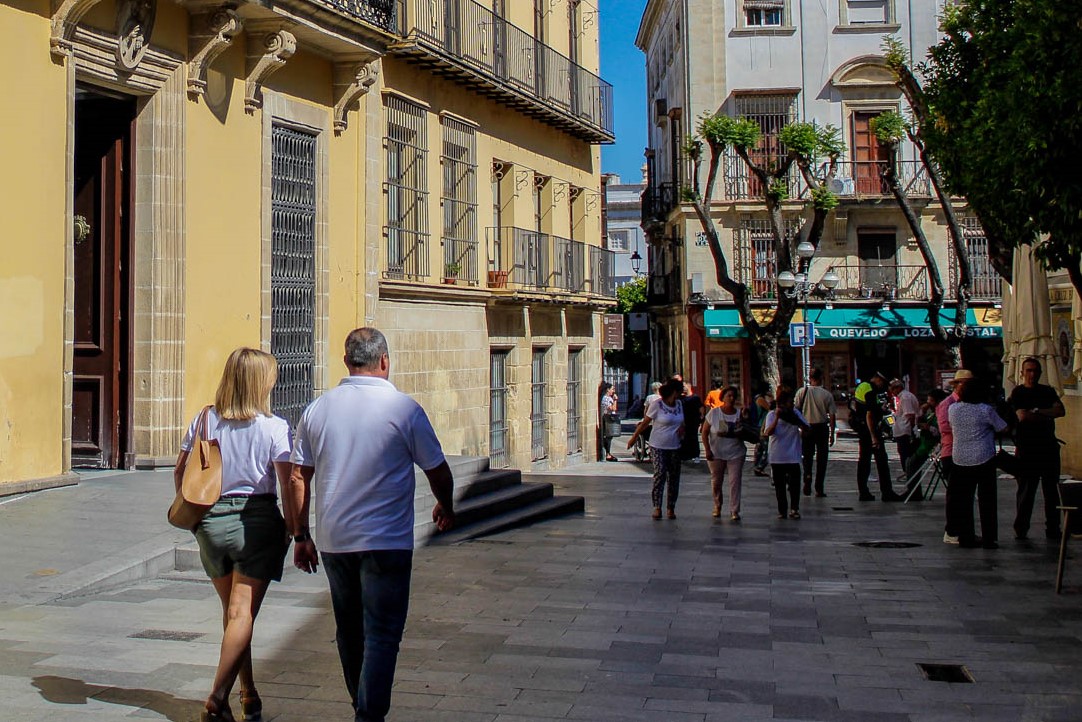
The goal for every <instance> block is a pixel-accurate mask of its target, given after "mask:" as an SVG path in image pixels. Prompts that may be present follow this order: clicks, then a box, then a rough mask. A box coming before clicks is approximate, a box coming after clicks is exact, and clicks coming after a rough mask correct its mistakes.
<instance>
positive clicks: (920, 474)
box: [904, 446, 947, 504]
mask: <svg viewBox="0 0 1082 722" xmlns="http://www.w3.org/2000/svg"><path fill="white" fill-rule="evenodd" d="M913 479H916V481H915V482H914V481H912V480H913ZM926 479H927V480H928V493H927V494H925V495H924V497H923V498H924V499H926V500H928V501H931V499H932V497H933V496H935V490H936V489H937V488H938V487H939V482H940V481H942V482H943V483H944V484H946V483H947V475H946V474H945V473H944V472H943V464H942V462H940V460H939V446H936V447H935V448H934V449H932V453H930V454H929V455H928V458H927V459H926V460H925V462H924V463H923V464H921V465H920V468H919V469H917V470H916V471H915V472H913V474H912V475H910V476H909V478H908V480H907V481H906V485H907V486H909V492H908V493H907V494H906V495H905V502H904V503H906V504H908V503H909V500H910V499H911V498H913V495H914V494H916V493H917V490H918V489H920V488H922V486H923V484H924V481H925V480H926ZM910 484H911V486H910Z"/></svg>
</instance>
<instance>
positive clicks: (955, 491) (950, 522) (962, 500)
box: [947, 459, 999, 544]
mask: <svg viewBox="0 0 1082 722" xmlns="http://www.w3.org/2000/svg"><path fill="white" fill-rule="evenodd" d="M948 488H949V489H950V492H951V493H950V496H949V497H948V499H947V504H948V508H947V529H948V531H947V533H948V534H951V536H957V537H958V539H959V540H960V541H961V542H963V543H965V542H967V541H970V542H971V541H973V539H975V538H976V536H977V535H976V530H975V528H974V523H973V494H974V492H976V494H977V505H978V507H979V508H980V513H981V534H982V535H983V536H984V542H985V543H986V544H988V543H990V542H994V541H997V540H998V539H999V523H998V520H997V519H996V513H997V511H996V509H997V505H996V462H995V459H992V460H991V461H987V462H985V463H983V464H980V465H978V466H959V465H958V464H954V465H952V466H951V478H950V486H949V487H948ZM951 529H953V530H954V532H953V533H952V532H951V531H950V530H951Z"/></svg>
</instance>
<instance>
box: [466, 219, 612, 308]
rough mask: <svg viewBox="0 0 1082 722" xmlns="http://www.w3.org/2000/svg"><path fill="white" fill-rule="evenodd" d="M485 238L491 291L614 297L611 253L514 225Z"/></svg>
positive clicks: (489, 234) (491, 232)
mask: <svg viewBox="0 0 1082 722" xmlns="http://www.w3.org/2000/svg"><path fill="white" fill-rule="evenodd" d="M487 234H488V269H489V270H488V273H489V286H491V287H495V288H503V287H509V288H517V289H525V290H533V291H566V292H570V293H583V292H589V293H595V294H598V295H602V296H608V297H610V298H611V297H615V296H616V279H615V267H616V254H615V252H613V251H610V250H608V249H605V248H600V247H598V246H591V245H587V244H585V243H582V242H580V241H572V240H570V239H567V238H560V237H559V236H553V235H550V234H548V233H541V232H540V231H531V230H528V229H526V228H516V227H514V226H502V227H498V228H496V227H490V228H488V229H487ZM587 253H588V254H589V255H587ZM587 269H589V270H587ZM497 278H499V281H496V280H495V279H497Z"/></svg>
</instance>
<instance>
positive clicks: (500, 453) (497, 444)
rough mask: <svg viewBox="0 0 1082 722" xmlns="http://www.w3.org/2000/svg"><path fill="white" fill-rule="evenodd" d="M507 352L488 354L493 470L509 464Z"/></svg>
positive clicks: (489, 449) (490, 438) (490, 436)
mask: <svg viewBox="0 0 1082 722" xmlns="http://www.w3.org/2000/svg"><path fill="white" fill-rule="evenodd" d="M507 355H508V352H507V351H491V352H490V353H489V363H488V367H489V407H488V428H489V437H488V438H489V441H488V458H489V462H490V464H491V465H492V466H493V467H494V468H504V467H506V466H507V465H508V464H509V463H510V460H509V454H508V448H507V436H508V434H507Z"/></svg>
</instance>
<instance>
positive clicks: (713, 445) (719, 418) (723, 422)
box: [706, 406, 748, 461]
mask: <svg viewBox="0 0 1082 722" xmlns="http://www.w3.org/2000/svg"><path fill="white" fill-rule="evenodd" d="M706 423H708V424H710V435H709V436H708V437H707V438H709V439H710V453H711V454H713V455H714V457H715V458H717V459H723V460H725V461H730V460H732V459H743V458H744V456H745V455H746V454H747V452H748V447H746V446H745V445H744V442H743V441H741V440H740V439H738V438H736V437H735V436H721V434H723V433H725V432H726V431H727V430H728V429H729V428H731V427H733V426H735V425H737V424H739V423H740V411H739V410H736V411H734V412H733V413H731V414H727V413H725V412H724V411H722V410H721V407H720V406H716V407H714V408H712V409H710V411H708V412H706Z"/></svg>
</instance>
